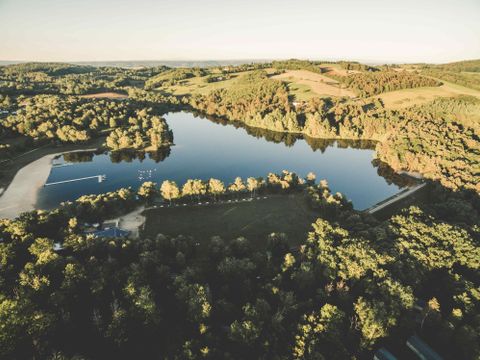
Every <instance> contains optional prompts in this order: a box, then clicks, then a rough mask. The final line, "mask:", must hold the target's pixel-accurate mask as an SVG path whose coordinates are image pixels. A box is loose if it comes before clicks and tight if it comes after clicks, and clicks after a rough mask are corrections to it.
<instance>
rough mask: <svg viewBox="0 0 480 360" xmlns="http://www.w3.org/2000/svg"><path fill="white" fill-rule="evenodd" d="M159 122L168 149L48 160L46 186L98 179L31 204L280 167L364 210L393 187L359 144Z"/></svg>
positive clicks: (173, 118)
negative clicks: (166, 130)
mask: <svg viewBox="0 0 480 360" xmlns="http://www.w3.org/2000/svg"><path fill="white" fill-rule="evenodd" d="M165 118H166V119H167V122H168V124H169V126H170V128H171V129H172V131H173V136H174V143H175V145H174V146H172V147H171V148H170V150H168V149H167V150H166V151H164V152H161V153H156V154H153V155H149V154H146V155H144V156H140V158H139V157H138V154H137V156H135V155H134V154H128V153H96V154H94V153H70V154H64V155H63V156H61V157H60V158H58V159H56V160H55V161H54V165H53V166H52V169H51V172H50V175H49V178H48V181H47V183H50V182H57V181H63V180H69V179H75V178H80V177H88V176H94V175H103V174H105V175H106V181H104V182H101V183H99V182H98V180H97V179H88V180H82V181H77V182H71V183H65V184H59V185H52V186H46V187H43V188H42V189H41V190H40V193H39V197H38V203H37V206H38V207H39V208H44V209H48V208H52V207H54V206H57V205H58V204H59V203H60V202H62V201H66V200H74V199H76V198H78V197H79V196H81V195H84V194H93V193H95V194H98V193H104V192H107V191H112V190H116V189H118V188H120V187H128V186H131V187H133V188H136V187H138V186H139V185H140V184H141V183H142V182H144V181H154V182H157V183H159V184H160V183H161V182H162V181H163V180H166V179H169V180H174V181H176V182H177V184H179V185H181V184H183V183H184V182H185V180H186V179H188V178H199V179H205V180H206V179H209V178H211V177H213V178H218V179H221V180H222V181H224V182H225V183H229V182H232V181H233V180H234V178H235V177H236V176H241V177H242V178H244V179H245V178H247V177H249V176H254V177H258V176H263V177H265V176H266V175H267V174H268V173H269V172H276V173H279V172H281V171H282V170H283V169H287V170H290V171H294V172H296V173H297V174H298V175H300V176H302V177H304V176H305V175H306V174H307V173H308V172H310V171H313V172H314V173H315V174H316V175H317V181H318V180H319V179H326V180H327V181H328V183H329V185H330V188H331V189H332V190H333V191H335V192H336V191H339V192H342V193H344V194H345V195H346V196H347V197H348V198H349V199H350V200H352V202H353V205H354V207H355V208H356V209H364V208H367V207H369V206H371V205H373V204H375V203H377V202H379V201H381V200H383V199H384V198H386V197H388V196H391V195H393V194H395V193H396V192H398V191H399V188H400V186H399V185H396V184H394V183H392V182H391V181H390V180H387V179H386V178H384V177H382V176H380V175H379V172H382V171H379V169H378V168H377V167H375V166H374V165H373V163H372V160H373V156H374V150H373V149H372V148H371V146H366V145H365V143H358V142H356V143H351V142H344V141H342V142H340V143H339V142H335V141H321V140H311V139H310V140H305V139H303V138H298V137H296V136H292V135H285V134H279V133H273V132H268V131H264V130H259V129H248V128H242V127H238V126H233V125H232V124H230V123H229V124H222V123H219V122H218V121H211V120H208V119H204V118H203V119H202V118H200V117H196V116H195V115H193V114H191V113H185V112H182V113H170V114H168V115H166V117H165ZM365 147H367V148H365ZM368 147H370V148H368ZM397 183H398V181H397Z"/></svg>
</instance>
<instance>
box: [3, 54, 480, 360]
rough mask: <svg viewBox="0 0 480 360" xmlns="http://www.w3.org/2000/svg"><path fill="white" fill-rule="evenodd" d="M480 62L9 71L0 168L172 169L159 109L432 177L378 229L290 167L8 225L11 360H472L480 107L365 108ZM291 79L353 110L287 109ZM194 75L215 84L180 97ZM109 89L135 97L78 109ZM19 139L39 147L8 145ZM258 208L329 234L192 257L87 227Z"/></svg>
mask: <svg viewBox="0 0 480 360" xmlns="http://www.w3.org/2000/svg"><path fill="white" fill-rule="evenodd" d="M477 63H478V61H477V62H475V61H473V62H461V63H454V64H447V65H418V66H417V65H416V69H419V71H420V74H417V73H416V72H407V71H396V70H392V67H386V66H378V67H377V66H375V67H373V66H368V65H363V64H359V63H354V62H332V64H336V65H337V66H340V67H341V68H342V69H344V70H348V74H347V75H346V76H340V75H332V74H331V73H328V72H325V65H322V64H327V65H328V62H312V61H303V60H294V59H292V60H285V61H274V62H272V63H262V64H245V65H239V66H233V65H229V66H225V67H218V66H215V67H212V68H167V67H164V66H159V67H153V68H136V69H122V68H114V67H93V66H77V65H69V64H57V63H31V64H21V65H11V66H5V67H0V110H1V111H2V112H1V113H0V156H2V157H3V156H4V157H6V158H13V157H14V156H16V155H18V153H22V152H23V151H25V152H26V151H30V150H31V149H33V148H34V146H38V144H39V143H41V142H46V143H47V144H50V143H54V144H58V145H59V146H62V145H63V144H66V143H85V142H86V141H89V140H91V139H98V138H104V141H105V146H106V147H107V148H108V149H110V150H114V151H112V152H111V153H110V157H111V159H112V161H114V162H115V161H117V162H119V161H124V160H125V161H131V159H133V158H135V157H140V158H142V157H145V156H146V155H145V152H144V151H137V150H146V151H152V152H151V153H150V155H149V156H150V157H152V158H154V159H157V160H158V161H161V160H163V159H165V158H166V157H167V156H168V155H169V151H170V148H169V145H171V144H172V142H173V136H174V134H172V132H171V131H170V130H169V128H168V125H167V124H166V122H165V120H164V119H163V118H162V115H163V114H165V113H166V112H168V111H175V110H177V111H178V110H188V111H195V112H196V113H199V114H201V115H202V116H208V117H209V118H210V117H212V119H213V121H217V122H221V123H222V124H228V125H229V126H231V125H233V126H245V127H246V129H247V132H248V133H249V134H251V135H252V136H257V137H267V138H268V139H269V140H270V141H275V142H283V143H285V144H286V145H287V146H291V145H292V144H293V143H294V142H295V141H296V140H297V139H299V138H304V139H305V140H306V142H307V143H308V144H309V145H310V146H312V147H313V148H315V149H320V150H321V151H323V150H324V149H325V148H326V147H327V145H328V144H330V143H331V141H332V139H337V140H338V141H339V146H346V145H342V141H341V140H342V139H351V140H357V141H358V143H359V146H362V147H365V148H372V147H375V150H376V157H377V159H375V161H376V162H378V164H379V165H378V171H379V172H385V173H391V174H393V173H394V172H395V171H397V172H398V171H400V170H408V171H412V172H419V173H421V174H422V175H423V177H424V178H425V179H428V186H427V187H426V190H425V192H426V194H425V195H424V197H423V198H422V200H421V201H420V200H417V201H416V204H415V206H407V207H405V208H403V209H399V210H394V211H393V215H392V214H387V215H385V216H384V217H374V216H372V215H369V214H367V213H365V212H359V211H356V210H354V209H353V207H352V204H351V203H350V202H349V201H348V199H346V198H345V196H343V195H342V194H339V193H332V192H331V190H330V188H329V187H328V184H327V182H326V181H323V180H321V181H316V179H315V175H314V174H309V175H308V176H307V178H306V179H301V178H299V177H298V176H297V175H296V174H294V173H292V172H289V171H284V172H282V173H279V174H275V173H270V174H267V175H266V176H265V178H254V177H249V178H246V179H241V178H236V179H235V181H233V182H232V183H231V184H224V183H223V182H222V181H220V180H218V179H214V178H211V179H203V180H202V179H195V178H194V179H190V180H187V181H186V182H185V183H183V184H176V183H175V182H173V181H169V180H167V181H165V182H163V183H162V184H155V183H152V182H146V183H144V184H143V185H141V186H140V187H139V188H138V189H130V188H128V189H118V190H116V191H113V192H110V193H106V194H99V195H84V196H82V197H80V198H79V199H77V200H76V201H74V202H67V203H63V204H62V205H61V206H59V207H58V208H57V209H53V210H50V211H40V210H39V211H31V212H28V213H24V214H22V215H21V216H19V217H18V218H16V219H14V220H7V219H2V220H0V358H6V359H25V358H41V359H44V358H45V359H97V358H113V357H116V358H120V359H129V358H161V359H371V358H372V355H373V353H374V352H375V351H376V350H377V349H378V348H379V347H382V346H386V347H387V348H388V349H390V350H392V352H394V353H395V354H396V355H398V357H399V358H409V356H411V354H410V353H409V350H408V349H406V347H405V341H406V339H407V338H408V337H409V336H411V335H412V334H414V333H416V334H418V335H420V336H421V337H422V338H423V339H424V340H425V341H426V342H427V343H429V344H430V345H432V346H433V347H434V348H435V350H436V351H438V352H439V353H440V354H441V355H442V356H444V357H445V358H447V359H448V358H451V359H476V358H479V357H480V346H479V344H480V335H479V334H480V317H479V316H480V315H479V314H480V291H479V284H480V272H479V269H480V228H479V225H478V224H480V201H479V197H478V194H479V193H480V187H479V186H480V168H479V166H480V162H479V158H480V125H479V124H480V115H479V114H480V99H478V98H476V97H470V96H457V97H454V98H439V99H436V100H433V101H430V102H425V103H422V104H418V105H414V106H410V107H407V108H403V109H400V110H390V109H387V108H385V106H384V104H383V103H382V101H381V100H380V99H377V98H375V97H374V96H371V95H376V94H379V93H382V92H385V91H391V90H397V89H403V88H414V87H419V86H438V85H440V81H439V80H434V79H432V78H429V77H425V76H422V74H423V75H427V76H431V77H434V78H438V79H440V80H444V81H453V80H451V79H450V78H448V76H449V74H455V75H454V76H458V78H461V77H466V78H468V79H469V80H468V81H474V82H475V80H471V79H475V76H476V75H477V74H478V67H477V65H478V64H477ZM272 69H273V70H274V71H273V72H272ZM287 70H308V71H312V72H316V73H317V74H319V73H322V74H326V75H327V76H333V77H335V78H338V79H339V81H340V82H341V84H342V85H343V86H348V87H349V88H352V89H353V90H355V91H356V92H357V93H358V95H360V97H361V98H355V99H348V98H339V97H331V96H329V97H322V98H320V97H313V98H312V99H310V100H308V101H293V99H292V96H291V94H290V93H289V89H288V86H287V85H286V84H285V83H284V82H282V81H279V80H274V79H272V78H271V75H272V74H274V73H277V72H278V71H287ZM397 70H398V69H397ZM433 72H436V73H439V74H441V76H440V75H439V76H437V75H435V74H434V73H433ZM470 73H472V74H473V75H472V76H471V75H470ZM191 79H198V80H200V81H199V83H201V84H202V86H207V85H208V84H210V83H211V82H213V83H215V84H214V85H216V86H218V87H216V88H215V89H214V90H212V91H210V92H206V93H205V94H199V93H195V94H187V95H182V96H174V95H173V94H172V93H171V92H170V89H171V87H172V86H176V85H178V84H184V83H185V81H188V80H191ZM227 81H228V86H224V87H222V86H221V85H222V84H223V82H227ZM453 82H456V83H458V84H462V81H461V80H458V81H453ZM465 84H466V83H464V84H463V85H465ZM467 85H468V84H467ZM468 86H470V87H472V88H474V87H475V85H474V84H473V85H468ZM104 91H115V92H117V93H119V94H122V95H124V96H127V95H128V98H117V99H99V98H84V97H80V96H77V95H80V94H82V95H83V94H96V93H98V92H104ZM367 97H368V98H367ZM264 129H268V130H273V131H274V132H265V130H264ZM199 136H200V135H199ZM18 139H22V140H25V139H26V140H28V141H25V144H24V145H22V146H21V147H18V148H15V146H16V145H15V140H18ZM11 144H13V148H12V146H11ZM119 150H130V151H119ZM156 150H159V151H156ZM89 156H92V155H91V154H88V153H75V154H70V155H69V161H82V160H84V159H85V158H86V159H88V157H89ZM232 166H233V165H232ZM352 181H354V179H352ZM258 194H262V195H279V194H288V195H291V194H296V195H299V194H301V196H303V197H304V199H305V201H306V202H307V204H308V206H309V208H310V209H311V210H312V211H314V212H315V214H316V217H317V220H316V221H315V222H314V223H313V224H312V227H311V230H310V232H309V233H308V235H307V236H305V237H302V238H301V239H295V240H296V241H295V242H294V243H296V244H298V243H300V244H301V245H300V246H299V247H297V246H295V247H293V246H292V245H291V244H292V239H288V238H287V237H286V236H285V235H283V234H281V233H273V234H271V235H270V236H268V238H267V239H258V238H251V239H245V238H236V236H233V237H232V238H224V239H221V238H219V237H214V238H212V239H210V240H209V241H208V243H207V244H202V246H201V247H199V246H198V245H197V244H198V243H197V241H198V240H197V239H195V238H192V237H187V236H177V237H168V236H164V235H162V234H161V233H159V234H157V235H156V236H147V235H146V234H144V233H143V232H141V233H140V237H139V239H129V238H101V237H95V236H93V235H92V234H90V233H89V231H87V228H88V225H89V224H93V223H102V222H104V221H105V220H108V219H112V218H113V217H116V216H120V215H122V214H125V213H127V212H129V211H132V210H134V209H136V208H138V206H140V205H145V206H150V205H151V204H152V203H153V202H155V201H156V202H158V201H160V202H161V203H162V204H165V206H166V207H169V206H175V205H176V204H178V203H180V202H181V203H182V204H183V203H186V204H192V203H196V202H198V201H200V200H208V201H211V202H217V201H220V200H222V199H235V198H238V197H240V196H242V197H254V196H256V195H258ZM182 206H183V205H182ZM291 211H296V209H292V210H291ZM186 222H187V220H186ZM297 240H298V241H297ZM258 243H263V244H264V246H263V247H260V248H259V247H258ZM54 244H56V245H54ZM203 245H205V246H203ZM254 245H255V246H254Z"/></svg>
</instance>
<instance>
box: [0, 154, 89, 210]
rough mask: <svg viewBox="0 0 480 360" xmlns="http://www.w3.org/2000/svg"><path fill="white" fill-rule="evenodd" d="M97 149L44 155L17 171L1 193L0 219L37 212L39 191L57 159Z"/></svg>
mask: <svg viewBox="0 0 480 360" xmlns="http://www.w3.org/2000/svg"><path fill="white" fill-rule="evenodd" d="M95 150H97V148H93V149H92V148H90V149H77V150H70V151H69V150H65V151H62V152H56V153H53V154H48V155H44V156H42V157H41V158H39V159H37V160H34V161H32V162H30V163H28V164H27V165H25V166H24V167H22V168H21V169H20V170H18V171H17V173H16V174H15V176H14V177H13V180H12V181H11V182H10V184H9V185H8V187H7V188H6V189H5V190H4V191H3V192H2V193H0V219H14V218H16V217H18V216H19V215H20V214H21V213H23V212H27V211H32V210H35V206H36V203H37V198H38V191H39V190H40V188H41V187H42V186H43V185H44V184H45V183H46V181H47V179H48V176H49V175H50V171H51V168H52V161H53V159H54V158H55V157H57V156H59V155H62V154H65V153H72V152H82V151H95Z"/></svg>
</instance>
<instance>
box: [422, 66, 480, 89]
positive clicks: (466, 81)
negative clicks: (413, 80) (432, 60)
mask: <svg viewBox="0 0 480 360" xmlns="http://www.w3.org/2000/svg"><path fill="white" fill-rule="evenodd" d="M422 74H425V75H428V76H432V77H435V78H438V79H441V80H445V81H449V82H451V83H454V84H458V85H462V86H465V87H468V88H471V89H475V90H480V73H464V72H454V71H447V70H443V69H437V68H434V67H432V68H427V69H425V70H422Z"/></svg>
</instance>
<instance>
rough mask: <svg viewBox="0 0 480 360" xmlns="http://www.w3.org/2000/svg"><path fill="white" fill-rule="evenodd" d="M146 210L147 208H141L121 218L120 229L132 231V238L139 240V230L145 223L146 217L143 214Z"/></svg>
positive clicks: (119, 221)
mask: <svg viewBox="0 0 480 360" xmlns="http://www.w3.org/2000/svg"><path fill="white" fill-rule="evenodd" d="M144 210H145V207H144V206H141V207H139V208H138V209H136V210H134V211H132V212H130V213H128V214H125V215H123V216H121V217H119V218H118V227H119V228H121V229H123V230H128V231H130V233H131V237H132V238H134V239H136V238H138V236H139V228H140V226H142V225H143V224H144V223H145V216H144V215H143V214H142V212H143V211H144ZM109 221H110V220H109Z"/></svg>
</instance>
